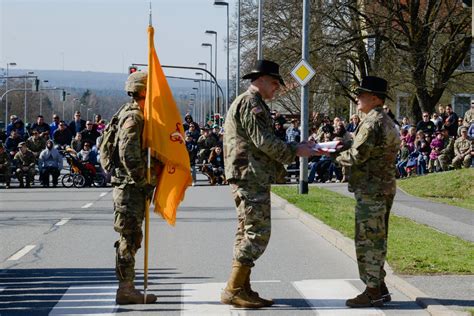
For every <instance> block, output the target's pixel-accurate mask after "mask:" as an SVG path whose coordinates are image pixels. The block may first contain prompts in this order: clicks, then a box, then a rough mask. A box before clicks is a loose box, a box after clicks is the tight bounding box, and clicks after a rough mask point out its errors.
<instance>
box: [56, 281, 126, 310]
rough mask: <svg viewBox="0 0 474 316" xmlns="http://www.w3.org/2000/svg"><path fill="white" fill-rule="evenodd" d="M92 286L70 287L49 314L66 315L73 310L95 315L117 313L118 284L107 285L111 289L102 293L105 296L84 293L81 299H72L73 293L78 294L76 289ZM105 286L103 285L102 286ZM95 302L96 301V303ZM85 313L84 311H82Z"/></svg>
mask: <svg viewBox="0 0 474 316" xmlns="http://www.w3.org/2000/svg"><path fill="white" fill-rule="evenodd" d="M90 288H91V287H87V286H84V287H81V286H74V287H72V286H71V287H70V288H68V290H67V291H66V293H64V294H63V296H62V297H61V299H60V300H59V301H58V303H57V304H56V305H55V306H54V307H53V309H52V310H51V312H50V313H49V315H52V316H54V315H64V314H67V313H73V312H72V311H73V310H82V311H87V312H88V313H91V314H93V315H110V316H112V315H115V312H116V311H117V309H118V307H119V306H118V305H116V304H115V291H116V290H117V286H113V287H107V288H108V289H110V291H107V292H104V293H101V294H102V296H104V298H101V299H99V298H97V296H98V295H97V294H96V293H95V294H89V293H86V292H84V293H82V296H81V299H80V300H72V299H71V296H72V295H77V293H75V291H77V290H81V289H90ZM101 288H103V287H101ZM94 302H95V303H94ZM68 311H69V312H68ZM81 313H83V312H81Z"/></svg>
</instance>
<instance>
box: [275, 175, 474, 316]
mask: <svg viewBox="0 0 474 316" xmlns="http://www.w3.org/2000/svg"><path fill="white" fill-rule="evenodd" d="M315 186H318V187H321V188H324V189H328V190H331V191H333V192H337V193H340V194H343V195H346V196H348V197H351V198H353V197H354V196H353V193H351V192H349V191H348V190H347V183H326V184H319V183H318V184H315ZM275 197H276V198H275ZM272 201H273V202H276V203H275V204H277V205H278V206H280V207H282V208H283V209H288V206H290V208H289V209H290V212H302V211H300V210H299V209H298V208H296V207H295V206H293V205H292V204H289V203H287V202H286V201H285V200H283V199H281V198H279V197H277V196H275V195H272ZM292 210H293V211H292ZM392 212H393V213H394V214H396V215H398V216H402V217H407V218H410V219H412V220H414V221H416V222H418V223H421V224H425V225H428V226H431V227H433V228H435V229H437V230H439V231H442V232H445V233H447V234H450V235H454V236H458V237H460V238H462V239H465V240H468V241H471V242H474V225H473V223H474V212H472V211H470V210H467V209H463V208H460V207H454V206H450V205H446V204H441V203H436V202H431V201H428V200H425V199H420V198H417V197H414V196H411V195H408V194H406V193H405V192H403V191H402V190H400V189H398V191H397V195H396V196H395V201H394V205H393V208H392ZM295 215H296V213H295ZM297 216H298V218H300V220H301V221H303V222H307V223H306V224H307V225H308V226H314V227H317V228H315V230H316V231H317V232H318V233H319V234H321V235H323V237H324V238H326V239H327V240H329V241H331V242H332V243H333V244H334V245H335V246H336V247H338V248H340V249H341V250H343V251H344V252H350V251H351V248H353V242H352V241H351V244H347V241H346V240H343V239H342V238H340V237H335V235H337V234H339V233H338V232H336V231H334V230H332V229H331V228H329V227H327V226H326V225H324V224H322V223H320V222H319V220H316V222H314V221H313V219H314V217H312V216H310V215H306V214H298V215H297ZM322 226H324V227H322ZM324 235H326V236H324ZM341 236H342V235H341ZM341 244H344V245H341ZM347 248H349V249H347ZM398 277H400V278H402V279H403V280H405V281H407V282H408V283H409V284H411V285H412V286H413V287H414V288H412V289H408V292H410V291H411V292H412V294H413V296H415V297H416V299H417V300H419V301H421V303H422V304H428V305H433V304H434V305H436V304H441V305H444V306H449V307H452V308H454V309H456V310H465V309H466V308H468V307H469V308H474V299H473V298H474V275H433V276H430V275H422V276H416V275H399V276H398ZM401 283H403V282H401ZM401 285H402V286H403V284H401ZM416 289H419V290H420V291H421V292H423V293H426V294H427V297H428V298H432V299H435V300H436V301H437V302H434V301H432V300H430V299H428V300H426V297H425V298H424V297H420V295H423V293H421V292H418V293H417V291H416ZM405 294H409V293H406V292H405ZM415 297H414V298H415ZM420 299H421V300H420ZM434 314H436V313H434ZM438 314H439V313H438Z"/></svg>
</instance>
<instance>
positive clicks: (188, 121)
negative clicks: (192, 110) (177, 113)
mask: <svg viewBox="0 0 474 316" xmlns="http://www.w3.org/2000/svg"><path fill="white" fill-rule="evenodd" d="M193 122H194V121H193V117H192V116H191V114H189V113H188V114H186V116H185V117H184V123H183V129H184V131H187V130H188V129H189V124H191V123H193Z"/></svg>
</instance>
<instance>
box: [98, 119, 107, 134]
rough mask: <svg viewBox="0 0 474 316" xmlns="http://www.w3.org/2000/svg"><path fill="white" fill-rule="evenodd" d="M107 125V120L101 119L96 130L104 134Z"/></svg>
mask: <svg viewBox="0 0 474 316" xmlns="http://www.w3.org/2000/svg"><path fill="white" fill-rule="evenodd" d="M106 126H107V125H106V124H105V120H100V121H99V123H97V127H96V131H98V132H99V133H100V134H102V133H103V132H104V130H105V127H106Z"/></svg>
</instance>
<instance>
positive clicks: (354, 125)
mask: <svg viewBox="0 0 474 316" xmlns="http://www.w3.org/2000/svg"><path fill="white" fill-rule="evenodd" d="M359 123H360V117H359V115H357V114H353V115H352V116H351V122H350V123H349V125H347V131H348V132H349V133H351V134H352V133H354V132H355V130H356V128H357V126H359Z"/></svg>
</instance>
